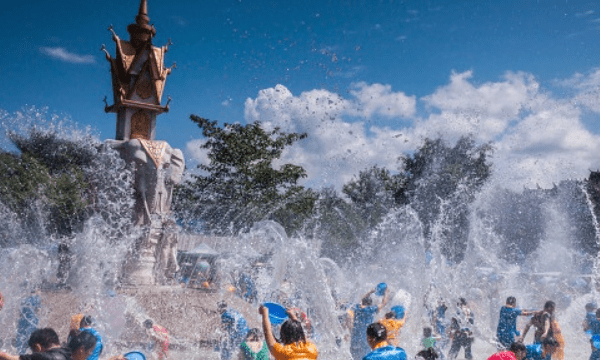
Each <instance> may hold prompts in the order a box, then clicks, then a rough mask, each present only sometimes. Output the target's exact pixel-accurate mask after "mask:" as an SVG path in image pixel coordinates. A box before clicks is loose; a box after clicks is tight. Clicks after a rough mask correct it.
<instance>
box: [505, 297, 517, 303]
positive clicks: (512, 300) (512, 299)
mask: <svg viewBox="0 0 600 360" xmlns="http://www.w3.org/2000/svg"><path fill="white" fill-rule="evenodd" d="M506 303H507V304H508V305H516V304H517V298H516V297H514V296H509V297H507V298H506Z"/></svg>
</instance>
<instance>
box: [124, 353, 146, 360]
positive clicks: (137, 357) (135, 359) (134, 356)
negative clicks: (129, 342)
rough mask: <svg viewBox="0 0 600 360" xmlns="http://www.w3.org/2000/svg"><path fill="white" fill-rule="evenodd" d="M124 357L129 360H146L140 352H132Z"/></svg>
mask: <svg viewBox="0 0 600 360" xmlns="http://www.w3.org/2000/svg"><path fill="white" fill-rule="evenodd" d="M123 356H124V357H125V359H127V360H146V356H145V355H144V354H142V353H141V352H139V351H131V352H128V353H127V354H125V355H123Z"/></svg>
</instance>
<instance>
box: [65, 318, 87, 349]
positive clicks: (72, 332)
mask: <svg viewBox="0 0 600 360" xmlns="http://www.w3.org/2000/svg"><path fill="white" fill-rule="evenodd" d="M81 319H83V314H75V315H73V316H71V323H70V324H69V335H68V336H67V343H69V341H71V339H72V338H74V337H75V336H77V335H79V329H80V328H81Z"/></svg>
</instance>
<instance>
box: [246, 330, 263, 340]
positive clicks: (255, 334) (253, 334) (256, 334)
mask: <svg viewBox="0 0 600 360" xmlns="http://www.w3.org/2000/svg"><path fill="white" fill-rule="evenodd" d="M260 334H261V332H260V330H259V329H257V328H252V329H250V330H248V333H247V334H246V340H248V339H251V338H257V339H260Z"/></svg>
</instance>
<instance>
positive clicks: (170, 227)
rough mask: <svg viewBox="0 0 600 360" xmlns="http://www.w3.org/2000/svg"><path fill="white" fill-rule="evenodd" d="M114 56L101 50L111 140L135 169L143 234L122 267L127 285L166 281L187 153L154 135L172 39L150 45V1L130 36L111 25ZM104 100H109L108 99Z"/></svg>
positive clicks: (172, 266) (173, 263) (172, 267)
mask: <svg viewBox="0 0 600 360" xmlns="http://www.w3.org/2000/svg"><path fill="white" fill-rule="evenodd" d="M109 30H110V31H111V33H112V39H113V40H114V42H115V45H116V56H115V57H114V58H113V57H111V55H110V53H109V52H108V51H107V50H106V47H105V46H104V45H103V46H102V50H103V51H104V53H105V54H106V59H107V60H108V61H109V62H110V72H111V75H112V88H113V98H114V104H113V105H111V106H109V105H108V103H106V106H105V111H106V112H114V113H116V114H117V134H116V136H115V138H116V139H115V140H107V141H106V142H107V144H109V145H110V146H112V147H113V148H114V149H116V150H118V151H119V152H120V154H121V157H122V158H123V159H125V161H127V162H128V163H129V164H131V165H132V166H133V168H134V169H135V182H134V189H135V208H134V214H132V215H133V218H134V222H135V225H137V226H139V227H141V228H142V230H143V231H142V236H141V237H140V239H139V241H137V242H136V244H135V247H134V248H132V249H130V253H129V254H128V257H127V262H126V264H125V266H124V271H123V275H124V276H123V283H124V284H125V285H132V286H139V285H156V284H168V283H169V282H170V281H171V280H172V279H173V275H174V274H175V272H177V269H178V265H177V259H176V254H177V226H176V225H175V221H174V219H173V216H172V214H171V200H172V195H173V187H174V186H175V185H176V184H178V183H180V182H181V176H182V174H183V170H184V168H185V160H184V158H183V153H182V152H181V150H179V149H174V148H171V146H169V144H168V143H167V142H166V141H161V140H156V139H155V137H156V116H157V115H159V114H161V113H163V112H166V111H168V110H169V102H168V101H167V104H166V105H165V106H162V105H161V99H162V95H163V89H164V86H165V81H166V79H167V76H168V75H169V74H170V73H171V69H172V68H173V67H174V66H175V65H173V67H172V68H165V66H164V58H165V53H166V52H167V50H168V47H169V45H170V42H169V44H167V45H165V46H163V47H160V48H159V47H155V46H152V38H153V37H154V35H155V34H156V30H155V29H154V26H152V25H150V18H149V17H148V1H147V0H141V2H140V8H139V11H138V14H137V16H136V17H135V23H134V24H131V25H129V26H128V27H127V31H128V32H129V35H130V39H129V41H126V40H122V39H120V38H119V37H118V36H117V34H116V33H115V32H114V30H113V29H112V26H111V27H110V28H109ZM105 102H106V100H105Z"/></svg>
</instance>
